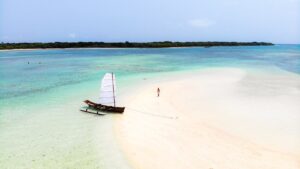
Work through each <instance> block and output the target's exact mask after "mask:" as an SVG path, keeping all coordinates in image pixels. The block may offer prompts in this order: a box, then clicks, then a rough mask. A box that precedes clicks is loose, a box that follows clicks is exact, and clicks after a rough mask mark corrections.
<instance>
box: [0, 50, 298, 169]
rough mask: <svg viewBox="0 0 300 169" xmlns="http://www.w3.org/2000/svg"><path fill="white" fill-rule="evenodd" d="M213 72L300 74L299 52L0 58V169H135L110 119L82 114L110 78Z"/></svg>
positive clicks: (31, 53) (53, 53) (130, 80)
mask: <svg viewBox="0 0 300 169" xmlns="http://www.w3.org/2000/svg"><path fill="white" fill-rule="evenodd" d="M207 67H238V68H243V69H259V70H270V71H273V70H274V71H275V70H278V69H279V70H284V71H290V72H294V73H297V74H299V73H300V45H275V46H265V47H213V48H166V49H65V50H27V51H0V150H1V151H0V165H1V166H2V167H1V168H104V169H105V168H120V169H121V168H129V165H128V164H127V162H126V160H125V157H123V155H122V153H121V152H120V150H119V148H118V146H117V143H116V141H115V138H114V135H113V126H112V123H111V121H112V117H111V116H105V117H97V116H93V115H87V114H84V113H81V112H79V111H78V108H79V107H80V106H81V105H82V104H81V103H82V100H84V99H87V98H91V99H95V98H96V97H97V96H98V91H99V85H100V79H101V77H102V76H103V75H104V73H105V72H115V73H116V75H117V80H118V81H117V82H118V89H119V94H120V95H122V93H123V92H125V89H126V87H129V86H131V85H133V84H134V83H135V82H137V81H138V80H141V79H143V78H146V77H150V76H158V75H160V74H161V73H166V72H181V71H186V70H194V69H201V68H207Z"/></svg>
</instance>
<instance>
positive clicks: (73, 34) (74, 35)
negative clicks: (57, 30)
mask: <svg viewBox="0 0 300 169" xmlns="http://www.w3.org/2000/svg"><path fill="white" fill-rule="evenodd" d="M68 36H69V38H72V39H74V38H76V37H77V35H76V34H75V33H70V34H69V35H68Z"/></svg>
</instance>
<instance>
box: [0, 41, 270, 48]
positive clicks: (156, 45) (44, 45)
mask: <svg viewBox="0 0 300 169" xmlns="http://www.w3.org/2000/svg"><path fill="white" fill-rule="evenodd" d="M271 45H273V44H272V43H268V42H171V41H163V42H128V41H126V42H49V43H41V42H36V43H3V42H2V43H0V50H10V49H55V48H60V49H64V48H170V47H214V46H271Z"/></svg>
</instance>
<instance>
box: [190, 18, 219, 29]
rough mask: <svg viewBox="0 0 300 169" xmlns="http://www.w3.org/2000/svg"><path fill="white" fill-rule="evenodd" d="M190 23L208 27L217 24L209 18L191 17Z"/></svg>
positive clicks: (194, 25)
mask: <svg viewBox="0 0 300 169" xmlns="http://www.w3.org/2000/svg"><path fill="white" fill-rule="evenodd" d="M188 24H189V25H190V26H192V27H196V28H206V27H209V26H212V25H214V24H215V21H213V20H209V19H191V20H189V21H188Z"/></svg>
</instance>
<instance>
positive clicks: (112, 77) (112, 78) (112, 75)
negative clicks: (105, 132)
mask: <svg viewBox="0 0 300 169" xmlns="http://www.w3.org/2000/svg"><path fill="white" fill-rule="evenodd" d="M111 81H112V87H113V97H114V107H116V98H115V83H114V73H113V72H111Z"/></svg>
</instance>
